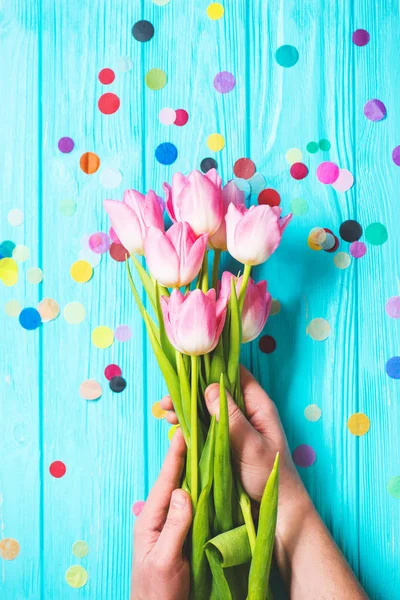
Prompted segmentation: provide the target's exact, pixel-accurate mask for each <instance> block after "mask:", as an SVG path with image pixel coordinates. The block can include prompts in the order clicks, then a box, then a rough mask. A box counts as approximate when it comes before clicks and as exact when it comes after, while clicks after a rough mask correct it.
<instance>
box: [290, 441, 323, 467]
mask: <svg viewBox="0 0 400 600" xmlns="http://www.w3.org/2000/svg"><path fill="white" fill-rule="evenodd" d="M292 456H293V460H294V462H295V464H296V465H297V466H298V467H311V465H313V464H314V463H315V460H316V458H317V455H316V454H315V450H314V448H311V446H308V444H300V446H297V448H295V449H294V450H293V454H292Z"/></svg>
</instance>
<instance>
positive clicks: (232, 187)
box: [222, 179, 245, 210]
mask: <svg viewBox="0 0 400 600" xmlns="http://www.w3.org/2000/svg"><path fill="white" fill-rule="evenodd" d="M222 200H223V203H224V206H225V207H226V210H228V206H229V204H234V205H235V206H239V205H240V204H244V200H245V198H244V192H243V190H239V188H238V186H237V185H236V183H235V181H234V180H233V179H231V180H230V181H228V183H227V184H226V185H224V187H223V188H222Z"/></svg>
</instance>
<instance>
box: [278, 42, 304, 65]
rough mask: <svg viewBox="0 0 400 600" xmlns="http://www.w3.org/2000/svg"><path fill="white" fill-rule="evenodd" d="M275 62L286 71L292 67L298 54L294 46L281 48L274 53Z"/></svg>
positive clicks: (297, 58)
mask: <svg viewBox="0 0 400 600" xmlns="http://www.w3.org/2000/svg"><path fill="white" fill-rule="evenodd" d="M275 58H276V62H277V63H278V65H280V66H281V67H285V68H286V69H287V68H289V67H293V66H294V65H295V64H296V63H297V61H298V60H299V53H298V50H297V48H295V47H294V46H289V45H286V46H281V47H280V48H278V50H277V51H276V53H275Z"/></svg>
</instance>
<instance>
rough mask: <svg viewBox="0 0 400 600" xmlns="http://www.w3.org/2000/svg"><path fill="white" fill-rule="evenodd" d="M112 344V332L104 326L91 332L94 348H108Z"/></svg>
mask: <svg viewBox="0 0 400 600" xmlns="http://www.w3.org/2000/svg"><path fill="white" fill-rule="evenodd" d="M113 343H114V332H113V330H112V329H110V328H109V327H106V326H105V325H100V326H99V327H96V328H95V329H93V331H92V344H93V345H94V346H96V348H103V349H104V348H109V347H110V346H111V345H112V344H113Z"/></svg>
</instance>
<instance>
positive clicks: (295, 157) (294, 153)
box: [285, 148, 303, 165]
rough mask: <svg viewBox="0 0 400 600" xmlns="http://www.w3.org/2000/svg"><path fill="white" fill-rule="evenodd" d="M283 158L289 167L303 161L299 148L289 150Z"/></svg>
mask: <svg viewBox="0 0 400 600" xmlns="http://www.w3.org/2000/svg"><path fill="white" fill-rule="evenodd" d="M285 158H286V160H287V162H288V163H289V165H294V163H298V162H301V161H302V159H303V153H302V151H301V150H300V148H290V149H289V150H288V151H287V152H286V155H285Z"/></svg>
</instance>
